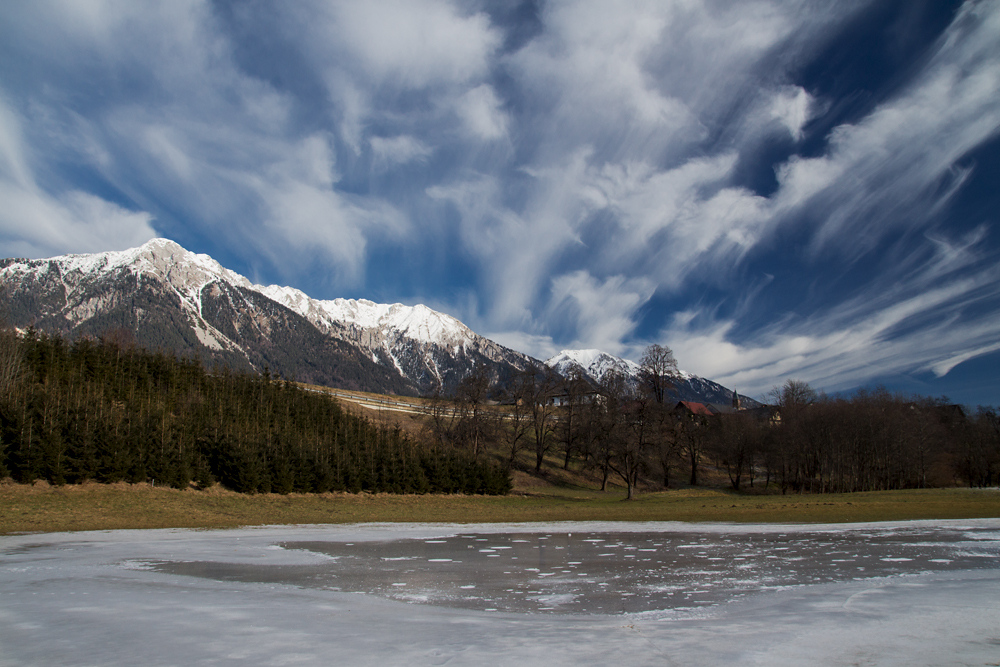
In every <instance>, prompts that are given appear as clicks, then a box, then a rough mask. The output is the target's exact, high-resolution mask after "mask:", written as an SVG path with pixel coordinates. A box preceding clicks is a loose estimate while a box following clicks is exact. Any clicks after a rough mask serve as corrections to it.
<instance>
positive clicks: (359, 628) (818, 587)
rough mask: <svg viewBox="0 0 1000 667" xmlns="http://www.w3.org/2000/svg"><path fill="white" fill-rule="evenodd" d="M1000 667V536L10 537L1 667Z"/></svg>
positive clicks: (351, 532)
mask: <svg viewBox="0 0 1000 667" xmlns="http://www.w3.org/2000/svg"><path fill="white" fill-rule="evenodd" d="M622 660H627V661H628V662H629V663H632V664H684V665H687V664H720V663H722V662H730V663H732V662H737V663H740V664H746V663H750V664H803V663H811V664H880V665H881V664H900V665H904V664H905V665H912V664H927V665H931V664H976V665H986V664H998V663H1000V519H998V520H969V521H945V522H940V521H939V522H904V523H892V524H854V525H836V526H742V525H703V524H677V523H643V524H624V523H559V524H507V525H427V524H422V525H419V524H418V525H401V524H374V525H355V526H290V527H267V528H255V529H241V530H225V531H185V530H169V531H111V532H94V533H63V534H53V535H25V536H13V537H3V538H0V665H26V664H37V665H52V664H60V665H108V664H126V663H128V664H146V665H149V664H152V665H173V664H180V663H194V664H288V665H294V664H305V665H308V664H331V663H334V664H477V665H478V664H540V663H545V664H549V665H552V664H606V663H607V662H610V661H622Z"/></svg>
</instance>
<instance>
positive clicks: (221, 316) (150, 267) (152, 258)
mask: <svg viewBox="0 0 1000 667" xmlns="http://www.w3.org/2000/svg"><path fill="white" fill-rule="evenodd" d="M0 290H2V291H3V292H2V293H4V295H5V297H6V299H5V302H6V303H5V304H4V305H5V306H6V309H5V311H4V312H2V313H0V315H2V316H3V317H5V318H6V319H7V321H8V322H9V323H10V324H12V325H14V326H17V327H19V328H22V329H24V328H27V327H35V328H36V329H38V330H40V331H45V332H51V333H58V334H61V335H64V336H68V337H71V338H73V337H77V336H82V335H87V336H95V337H96V336H103V335H107V334H108V333H109V332H118V333H119V334H121V335H124V336H125V337H126V338H134V340H135V341H136V342H137V343H139V344H140V345H143V346H144V347H148V348H151V349H164V350H168V351H171V352H175V353H179V354H185V355H193V356H197V357H199V358H201V359H202V360H203V361H205V362H206V363H208V364H209V365H213V364H221V365H225V366H230V367H234V368H237V369H244V370H252V371H257V372H262V371H264V370H265V369H267V370H270V371H271V372H272V373H275V374H279V375H283V376H285V377H288V378H294V379H296V380H300V381H303V382H310V383H314V384H321V385H327V386H333V387H340V388H345V389H356V390H363V391H372V392H377V393H388V394H409V395H420V394H430V393H433V392H435V391H440V392H442V393H444V394H445V395H447V394H450V393H451V392H452V391H454V389H455V388H456V387H457V386H458V384H459V383H460V382H461V381H462V379H463V378H465V377H467V376H468V375H469V373H471V372H472V370H473V369H474V368H475V367H476V366H477V365H479V366H483V367H485V368H486V369H487V371H488V373H489V375H490V376H491V378H492V379H493V380H494V381H495V382H498V383H504V382H506V381H507V380H508V379H510V378H511V377H512V376H513V375H514V374H516V373H518V372H520V371H522V370H525V369H527V368H529V367H532V366H538V365H541V362H539V361H538V360H536V359H533V358H531V357H529V356H528V355H525V354H522V353H520V352H517V351H515V350H512V349H510V348H506V347H504V346H502V345H499V344H498V343H496V342H494V341H492V340H489V339H488V338H485V337H483V336H480V335H479V334H477V333H475V332H474V331H472V330H471V329H469V328H468V327H467V326H465V325H464V324H463V323H462V322H460V321H459V320H457V319H455V318H454V317H452V316H450V315H447V314H444V313H440V312H437V311H435V310H433V309H431V308H428V307H427V306H424V305H415V306H407V305H404V304H399V303H396V304H379V303H374V302H372V301H367V300H364V299H357V300H355V299H332V300H326V301H324V300H319V299H313V298H311V297H309V296H308V295H307V294H305V293H304V292H302V291H301V290H298V289H295V288H292V287H282V286H278V285H268V286H263V285H256V284H254V283H252V282H251V281H250V280H248V279H247V278H245V277H244V276H242V275H240V274H238V273H236V272H234V271H231V270H229V269H227V268H225V267H223V266H222V265H221V264H219V263H218V262H217V261H215V260H214V259H212V258H211V257H209V256H208V255H204V254H197V253H193V252H190V251H188V250H186V249H184V248H183V247H181V246H180V245H178V244H177V243H175V242H173V241H170V240H168V239H153V240H151V241H149V242H147V243H145V244H143V245H142V246H139V247H137V248H131V249H129V250H123V251H118V252H103V253H95V254H89V255H64V256H60V257H52V258H49V259H39V260H30V259H0ZM545 363H546V364H548V365H549V366H551V367H553V368H555V369H556V370H557V371H558V372H560V373H565V372H566V371H567V370H568V367H569V365H570V364H574V363H575V364H579V365H580V366H581V367H583V368H584V370H585V372H586V373H587V375H588V376H589V377H590V378H591V379H592V380H594V381H598V380H600V378H601V377H603V374H604V373H605V372H607V371H608V369H610V368H612V367H620V368H622V369H624V370H625V372H626V374H628V375H630V376H632V377H637V375H638V370H639V366H638V365H637V364H635V363H634V362H632V361H628V360H625V359H621V358H619V357H615V356H613V355H609V354H606V353H604V352H601V351H599V350H564V351H563V352H562V353H560V354H559V355H556V356H555V357H553V358H552V359H549V360H548V361H547V362H545ZM681 378H682V380H683V382H679V383H678V387H677V390H678V391H677V395H678V396H679V397H681V398H682V399H684V400H699V401H703V402H716V403H726V402H729V401H730V400H731V397H732V392H731V391H730V390H728V389H726V388H725V387H722V386H721V385H718V384H717V383H714V382H711V381H709V380H704V379H702V378H698V377H697V376H693V375H690V374H687V373H682V376H681Z"/></svg>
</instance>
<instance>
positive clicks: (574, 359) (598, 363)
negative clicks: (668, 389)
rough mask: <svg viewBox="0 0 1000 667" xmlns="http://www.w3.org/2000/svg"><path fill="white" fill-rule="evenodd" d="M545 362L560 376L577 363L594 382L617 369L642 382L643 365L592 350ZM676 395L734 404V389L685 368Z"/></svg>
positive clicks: (565, 352) (676, 384)
mask: <svg viewBox="0 0 1000 667" xmlns="http://www.w3.org/2000/svg"><path fill="white" fill-rule="evenodd" d="M545 365H546V366H548V367H550V368H552V369H554V370H555V371H556V372H557V373H559V374H560V375H566V374H568V373H569V372H570V370H571V369H572V368H573V367H574V366H577V367H579V368H581V369H582V370H583V372H584V374H585V375H586V377H587V378H588V379H589V380H590V381H591V382H594V383H595V384H596V383H599V382H601V381H602V380H603V379H604V376H605V375H606V374H607V373H609V372H610V371H612V370H617V371H618V372H619V373H622V374H623V375H625V377H626V378H627V379H629V380H630V382H631V383H632V384H633V385H635V384H637V383H638V381H639V373H640V371H641V366H639V364H637V363H635V362H634V361H631V360H629V359H622V358H621V357H616V356H615V355H613V354H608V353H607V352H602V351H601V350H592V349H591V350H562V351H561V352H560V353H559V354H557V355H555V356H554V357H551V358H550V359H548V360H546V361H545ZM673 398H674V399H676V400H679V401H697V402H699V403H712V404H715V405H722V406H728V405H731V404H732V400H733V390H731V389H727V388H726V387H723V386H722V385H720V384H719V383H717V382H712V381H711V380H706V379H705V378H701V377H698V376H697V375H693V374H691V373H688V372H686V371H678V373H677V378H676V379H675V380H674V389H673ZM744 400H745V401H747V405H748V406H752V405H756V404H757V402H756V401H754V400H752V399H744Z"/></svg>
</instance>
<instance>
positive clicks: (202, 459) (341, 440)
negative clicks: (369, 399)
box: [0, 331, 510, 494]
mask: <svg viewBox="0 0 1000 667" xmlns="http://www.w3.org/2000/svg"><path fill="white" fill-rule="evenodd" d="M7 476H10V477H12V478H13V479H14V480H16V481H18V482H32V481H35V480H39V479H44V480H47V481H48V482H50V483H53V484H65V483H79V482H83V481H86V480H94V481H97V482H104V483H111V482H118V481H127V482H133V483H136V482H148V483H152V484H157V485H159V484H164V485H170V486H173V487H177V488H184V487H187V486H189V485H190V484H191V483H192V482H194V483H195V484H196V485H197V486H198V487H201V488H205V487H207V486H210V485H211V484H213V483H215V482H219V483H222V484H223V485H225V486H226V487H228V488H230V489H232V490H234V491H240V492H245V493H258V492H260V493H266V492H275V493H290V492H317V493H322V492H327V491H351V492H358V491H371V492H394V493H484V494H503V493H506V492H508V491H509V490H510V476H509V474H508V471H507V469H506V468H504V467H502V466H500V465H497V464H495V463H492V462H488V461H482V460H477V459H475V458H474V457H472V456H471V455H469V454H467V453H465V452H461V451H457V450H455V449H452V448H447V447H436V448H435V447H427V446H420V445H418V444H416V443H414V442H412V441H411V440H410V439H409V438H408V437H407V436H406V435H405V434H403V433H401V432H400V431H399V430H394V429H388V428H385V427H381V426H378V425H376V424H373V423H372V422H370V421H368V420H366V419H364V418H362V417H359V416H357V415H353V414H351V413H348V412H346V411H344V410H343V409H342V408H341V407H340V406H339V405H338V404H337V403H336V402H335V401H333V400H331V399H330V398H329V397H328V396H325V395H320V394H316V393H312V392H309V391H307V390H305V389H302V388H300V387H299V386H297V385H294V384H291V383H289V382H286V381H284V380H281V379H278V378H274V377H272V376H270V374H269V373H266V372H265V373H264V374H263V375H250V374H244V373H237V372H233V371H230V370H226V369H219V370H213V371H209V370H207V369H206V368H204V367H203V366H202V365H201V364H200V363H199V362H198V361H196V360H192V359H184V358H179V357H176V356H173V355H170V354H165V353H160V352H149V351H146V350H143V349H141V348H138V347H135V346H133V345H130V344H128V343H122V342H120V341H116V340H114V339H113V337H112V338H107V337H106V338H103V339H101V340H94V339H89V338H81V339H78V340H75V341H73V342H68V341H66V340H65V339H63V338H60V337H57V336H48V335H43V334H40V333H37V332H34V331H29V332H28V333H27V334H26V335H24V336H16V335H15V334H13V333H12V332H3V333H2V334H0V478H2V477H7Z"/></svg>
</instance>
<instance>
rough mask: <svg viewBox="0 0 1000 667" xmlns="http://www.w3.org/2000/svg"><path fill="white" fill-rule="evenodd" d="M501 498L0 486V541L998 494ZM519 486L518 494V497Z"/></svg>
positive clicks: (940, 507)
mask: <svg viewBox="0 0 1000 667" xmlns="http://www.w3.org/2000/svg"><path fill="white" fill-rule="evenodd" d="M516 482H521V483H516V484H515V492H514V493H513V494H511V495H509V496H466V495H390V494H367V493H362V494H349V493H329V494H288V495H278V494H254V495H248V494H239V493H234V492H231V491H227V490H225V489H223V488H221V487H218V486H215V487H213V488H211V489H208V490H205V491H198V490H194V489H186V490H183V491H181V490H177V489H171V488H166V487H157V488H153V487H150V486H149V485H146V484H135V485H129V484H124V483H119V484H110V485H102V484H84V485H66V486H48V485H46V484H35V485H23V484H12V483H4V484H2V485H0V534H12V533H24V532H53V531H79V530H110V529H125V528H129V529H136V528H229V527H237V526H251V525H281V524H304V523H305V524H313V523H316V524H323V523H332V524H339V523H358V522H373V521H389V522H455V523H480V522H524V521H571V520H572V521H688V522H703V521H708V522H740V523H744V522H745V523H772V522H773V523H839V522H857V521H890V520H895V521H898V520H909V519H969V518H985V517H1000V490H997V489H960V488H951V489H922V490H907V491H884V492H872V493H852V494H828V495H786V496H782V495H780V494H775V495H750V494H736V493H732V492H729V491H725V490H721V489H708V488H690V489H679V490H671V491H660V492H648V493H643V494H641V495H640V496H639V497H638V498H637V499H636V500H633V501H628V502H625V501H623V500H622V498H623V497H624V494H623V491H622V490H620V489H613V490H611V491H607V492H600V491H595V490H591V489H587V488H580V487H576V488H572V487H558V486H552V485H548V486H535V487H533V488H525V487H526V486H528V487H531V484H530V480H529V482H528V483H525V482H524V480H516ZM518 487H521V488H520V489H518Z"/></svg>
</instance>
